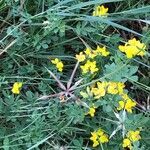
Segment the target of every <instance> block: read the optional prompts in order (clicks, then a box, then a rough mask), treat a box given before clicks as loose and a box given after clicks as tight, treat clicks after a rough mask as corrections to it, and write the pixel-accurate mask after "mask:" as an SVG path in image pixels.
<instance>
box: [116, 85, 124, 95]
mask: <svg viewBox="0 0 150 150" xmlns="http://www.w3.org/2000/svg"><path fill="white" fill-rule="evenodd" d="M117 85H118V93H119V94H123V89H124V87H125V85H124V83H123V82H118V83H117Z"/></svg>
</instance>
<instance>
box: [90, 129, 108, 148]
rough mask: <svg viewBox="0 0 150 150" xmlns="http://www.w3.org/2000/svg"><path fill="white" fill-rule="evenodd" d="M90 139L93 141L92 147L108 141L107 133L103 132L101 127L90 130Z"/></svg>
mask: <svg viewBox="0 0 150 150" xmlns="http://www.w3.org/2000/svg"><path fill="white" fill-rule="evenodd" d="M91 135H92V136H91V137H90V140H91V141H92V142H93V147H96V146H98V145H99V144H103V143H107V142H108V141H109V139H108V135H107V134H105V133H104V131H103V130H102V129H98V130H97V131H94V132H91Z"/></svg>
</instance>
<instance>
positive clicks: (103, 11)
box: [93, 5, 108, 16]
mask: <svg viewBox="0 0 150 150" xmlns="http://www.w3.org/2000/svg"><path fill="white" fill-rule="evenodd" d="M107 12H108V8H105V7H104V6H103V5H102V6H97V7H96V8H95V10H94V11H93V16H107V15H108V13H107Z"/></svg>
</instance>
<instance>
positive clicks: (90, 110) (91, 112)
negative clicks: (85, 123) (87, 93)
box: [87, 107, 96, 117]
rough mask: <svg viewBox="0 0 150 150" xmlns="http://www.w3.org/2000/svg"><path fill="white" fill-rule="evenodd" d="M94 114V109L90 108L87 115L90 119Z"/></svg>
mask: <svg viewBox="0 0 150 150" xmlns="http://www.w3.org/2000/svg"><path fill="white" fill-rule="evenodd" d="M95 112H96V111H95V107H90V108H89V111H88V113H87V114H89V115H90V116H91V117H94V115H95Z"/></svg>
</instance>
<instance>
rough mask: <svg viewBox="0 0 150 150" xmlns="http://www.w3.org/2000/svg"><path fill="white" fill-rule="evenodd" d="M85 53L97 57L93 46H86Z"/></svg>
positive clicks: (90, 56)
mask: <svg viewBox="0 0 150 150" xmlns="http://www.w3.org/2000/svg"><path fill="white" fill-rule="evenodd" d="M84 53H85V54H86V55H87V56H88V57H89V58H92V59H93V58H94V57H96V54H95V53H94V51H93V50H91V48H89V47H88V48H86V50H85V51H84Z"/></svg>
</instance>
